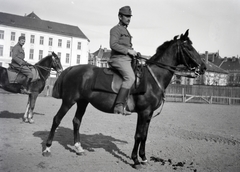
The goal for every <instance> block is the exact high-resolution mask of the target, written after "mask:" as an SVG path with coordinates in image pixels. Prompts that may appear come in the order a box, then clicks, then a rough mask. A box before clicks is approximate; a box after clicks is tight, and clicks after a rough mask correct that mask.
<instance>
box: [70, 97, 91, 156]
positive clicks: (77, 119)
mask: <svg viewBox="0 0 240 172" xmlns="http://www.w3.org/2000/svg"><path fill="white" fill-rule="evenodd" d="M87 105H88V102H87V101H85V100H79V101H78V102H77V111H76V113H75V116H74V118H73V121H72V122H73V135H74V146H75V148H76V150H77V154H78V155H81V154H82V153H83V152H84V150H83V148H82V146H81V143H80V134H79V128H80V125H81V122H82V117H83V115H84V113H85V111H86V108H87Z"/></svg>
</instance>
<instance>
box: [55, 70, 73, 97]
mask: <svg viewBox="0 0 240 172" xmlns="http://www.w3.org/2000/svg"><path fill="white" fill-rule="evenodd" d="M70 69H71V67H69V68H67V69H65V70H64V71H63V72H62V73H61V74H60V76H59V77H58V79H57V80H56V82H55V83H54V86H53V91H52V97H54V98H56V99H61V98H62V83H63V80H64V78H65V76H66V74H67V73H68V71H69V70H70Z"/></svg>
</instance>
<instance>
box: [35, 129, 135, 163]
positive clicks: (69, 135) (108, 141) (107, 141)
mask: <svg viewBox="0 0 240 172" xmlns="http://www.w3.org/2000/svg"><path fill="white" fill-rule="evenodd" d="M48 134H49V131H37V132H35V133H33V135H34V136H35V137H39V138H41V139H42V143H41V144H42V150H44V149H45V147H46V146H45V144H46V140H47V137H48ZM80 138H81V145H82V147H83V149H84V150H87V151H89V152H94V151H95V150H94V149H98V148H102V149H104V150H105V151H106V152H108V153H110V154H111V155H113V156H114V157H116V158H117V159H119V160H120V161H122V162H124V163H126V164H130V163H129V162H127V161H126V160H125V159H126V158H127V159H129V160H131V158H130V157H129V156H128V155H127V154H125V153H124V152H122V151H121V150H120V149H119V148H118V147H117V145H116V144H115V143H118V144H127V143H128V142H127V141H124V140H119V139H116V138H113V137H112V136H106V135H103V134H102V133H99V134H93V135H91V134H89V135H88V134H80ZM53 141H54V142H55V141H57V142H58V143H59V144H60V145H62V146H63V147H64V148H65V149H66V150H69V151H70V152H74V153H76V152H75V150H74V149H73V148H71V146H69V145H73V130H71V129H69V128H65V127H59V128H58V129H57V130H56V133H55V136H54V139H53ZM52 146H53V147H54V143H53V145H52Z"/></svg>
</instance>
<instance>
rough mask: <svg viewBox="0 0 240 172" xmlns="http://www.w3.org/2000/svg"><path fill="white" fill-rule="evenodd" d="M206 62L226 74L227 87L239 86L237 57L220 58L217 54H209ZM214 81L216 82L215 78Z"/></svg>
mask: <svg viewBox="0 0 240 172" xmlns="http://www.w3.org/2000/svg"><path fill="white" fill-rule="evenodd" d="M208 61H209V62H211V63H212V64H214V65H216V66H217V67H219V68H221V69H222V70H224V71H226V72H227V73H228V75H227V78H226V80H227V81H226V85H227V86H238V87H239V86H240V59H239V57H238V56H237V57H224V58H222V57H220V56H219V53H218V52H216V53H209V54H208ZM215 80H218V78H216V79H215Z"/></svg>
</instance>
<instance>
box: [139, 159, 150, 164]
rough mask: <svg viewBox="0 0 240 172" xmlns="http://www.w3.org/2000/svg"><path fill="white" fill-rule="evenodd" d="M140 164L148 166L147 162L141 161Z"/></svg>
mask: <svg viewBox="0 0 240 172" xmlns="http://www.w3.org/2000/svg"><path fill="white" fill-rule="evenodd" d="M141 164H142V165H148V164H149V163H148V161H147V160H145V161H142V162H141Z"/></svg>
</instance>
